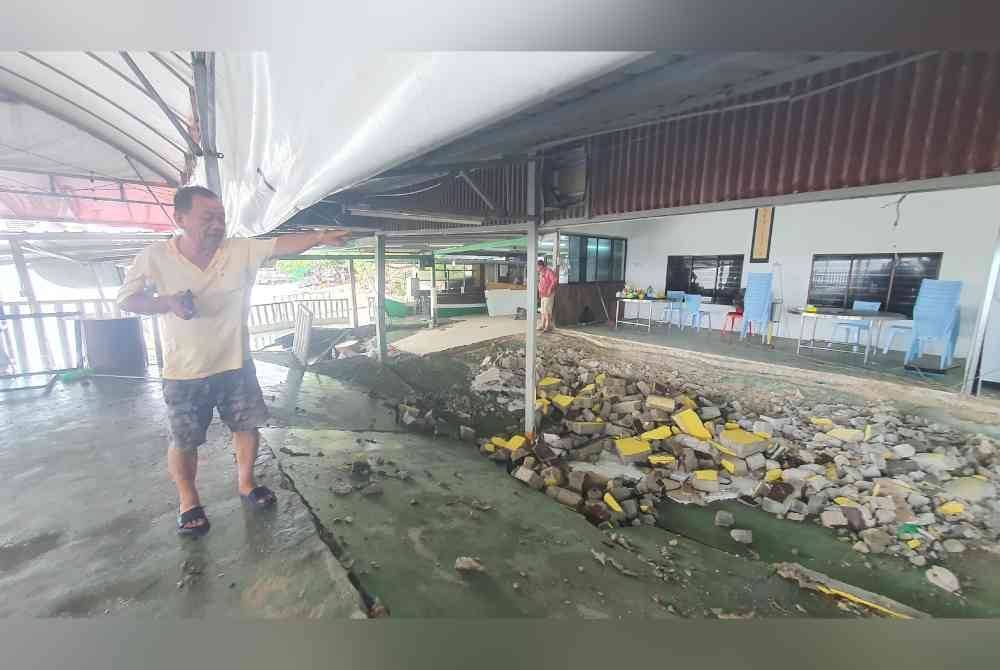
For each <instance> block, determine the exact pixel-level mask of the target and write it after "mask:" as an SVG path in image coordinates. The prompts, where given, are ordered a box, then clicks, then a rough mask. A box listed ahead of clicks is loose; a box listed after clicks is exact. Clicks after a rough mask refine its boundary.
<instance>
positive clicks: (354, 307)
mask: <svg viewBox="0 0 1000 670" xmlns="http://www.w3.org/2000/svg"><path fill="white" fill-rule="evenodd" d="M347 274H348V276H349V277H350V279H351V328H357V327H358V282H357V276H356V275H355V274H354V259H353V258H351V259H349V260H348V261H347Z"/></svg>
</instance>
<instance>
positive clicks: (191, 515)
mask: <svg viewBox="0 0 1000 670" xmlns="http://www.w3.org/2000/svg"><path fill="white" fill-rule="evenodd" d="M205 518H206V517H205V510H204V508H203V507H202V506H201V505H198V506H196V507H192V508H191V509H189V510H188V511H186V512H183V513H181V514H179V515H177V525H178V526H183V525H185V524H188V523H191V522H192V521H197V520H198V519H205Z"/></svg>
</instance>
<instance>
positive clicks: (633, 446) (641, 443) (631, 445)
mask: <svg viewBox="0 0 1000 670" xmlns="http://www.w3.org/2000/svg"><path fill="white" fill-rule="evenodd" d="M615 451H616V452H617V454H618V458H620V459H621V460H622V462H623V463H635V462H639V461H645V460H646V459H647V458H648V457H649V455H650V454H651V453H652V451H653V448H652V447H651V446H650V444H649V442H647V441H645V440H641V439H639V438H636V437H626V438H623V439H619V440H615Z"/></svg>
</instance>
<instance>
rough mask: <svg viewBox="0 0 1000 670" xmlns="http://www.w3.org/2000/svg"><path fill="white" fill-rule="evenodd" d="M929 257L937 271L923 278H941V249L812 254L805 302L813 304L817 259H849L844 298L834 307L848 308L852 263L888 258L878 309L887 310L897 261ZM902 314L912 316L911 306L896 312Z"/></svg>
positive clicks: (894, 282) (890, 300) (894, 284)
mask: <svg viewBox="0 0 1000 670" xmlns="http://www.w3.org/2000/svg"><path fill="white" fill-rule="evenodd" d="M924 256H926V257H931V258H936V259H937V267H936V270H937V272H936V273H935V276H934V277H924V278H925V279H940V278H941V265H942V264H943V263H944V252H941V251H905V252H895V251H891V252H866V253H858V254H844V253H833V254H813V255H812V259H811V261H810V264H809V287H808V289H807V290H806V303H807V304H810V305H811V304H815V303H814V302H813V297H814V296H813V286H814V285H815V279H816V261H817V259H819V260H849V261H850V262H851V265H850V268H849V269H848V272H847V282H846V284H845V286H844V298H843V304H842V306H841V307H839V308H836V309H850V307H849V306H848V304H847V300H848V297H849V296H850V291H851V280H852V279H853V278H854V263H855V261H858V260H866V259H872V258H886V257H888V258H890V263H891V268H890V270H889V285H888V287H887V288H886V292H885V295H884V296H883V297H882V298H881V299H880V302H881V303H882V306H881V307H880V308H879V311H883V312H884V311H888V310H889V305H890V304H892V292H893V289H894V288H895V287H896V269H897V267H898V265H899V261H900V259H902V258H913V257H924ZM898 313H900V314H904V315H905V316H907V317H912V316H913V310H912V308H911V309H910V310H909V313H908V314H907V312H905V311H904V312H898Z"/></svg>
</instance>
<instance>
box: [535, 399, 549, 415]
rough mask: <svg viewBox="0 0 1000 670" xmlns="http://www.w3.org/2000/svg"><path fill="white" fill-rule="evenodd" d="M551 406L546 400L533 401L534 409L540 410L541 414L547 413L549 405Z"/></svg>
mask: <svg viewBox="0 0 1000 670" xmlns="http://www.w3.org/2000/svg"><path fill="white" fill-rule="evenodd" d="M551 404H552V403H551V402H550V401H548V400H546V399H545V398H539V399H538V400H536V401H535V409H540V410H542V411H543V412H548V411H549V405H551Z"/></svg>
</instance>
